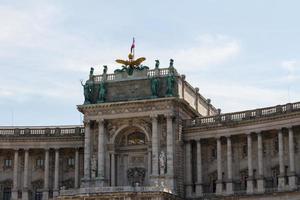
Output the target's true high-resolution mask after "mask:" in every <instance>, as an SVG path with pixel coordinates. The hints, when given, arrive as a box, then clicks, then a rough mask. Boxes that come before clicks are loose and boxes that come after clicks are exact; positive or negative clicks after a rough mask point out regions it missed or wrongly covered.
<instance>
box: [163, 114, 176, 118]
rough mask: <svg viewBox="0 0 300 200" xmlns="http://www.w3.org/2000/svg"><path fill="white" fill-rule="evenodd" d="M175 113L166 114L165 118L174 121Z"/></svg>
mask: <svg viewBox="0 0 300 200" xmlns="http://www.w3.org/2000/svg"><path fill="white" fill-rule="evenodd" d="M174 116H175V115H174V113H167V114H165V117H166V118H167V119H173V118H174Z"/></svg>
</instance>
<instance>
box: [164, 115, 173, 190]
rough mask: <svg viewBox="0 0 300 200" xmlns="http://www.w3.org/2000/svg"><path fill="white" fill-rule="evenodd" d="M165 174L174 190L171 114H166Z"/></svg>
mask: <svg viewBox="0 0 300 200" xmlns="http://www.w3.org/2000/svg"><path fill="white" fill-rule="evenodd" d="M166 117H167V175H168V177H169V179H170V180H169V186H170V189H171V190H174V162H173V153H174V144H173V141H174V134H173V115H172V114H168V115H167V116H166Z"/></svg>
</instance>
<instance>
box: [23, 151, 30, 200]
mask: <svg viewBox="0 0 300 200" xmlns="http://www.w3.org/2000/svg"><path fill="white" fill-rule="evenodd" d="M28 160H29V149H24V178H23V191H22V200H28V199H29V196H28Z"/></svg>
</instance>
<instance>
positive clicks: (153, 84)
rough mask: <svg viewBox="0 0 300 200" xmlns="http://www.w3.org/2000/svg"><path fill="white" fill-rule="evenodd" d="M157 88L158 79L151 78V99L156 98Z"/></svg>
mask: <svg viewBox="0 0 300 200" xmlns="http://www.w3.org/2000/svg"><path fill="white" fill-rule="evenodd" d="M158 87H159V81H158V78H152V79H151V93H152V97H153V98H155V97H157V96H158Z"/></svg>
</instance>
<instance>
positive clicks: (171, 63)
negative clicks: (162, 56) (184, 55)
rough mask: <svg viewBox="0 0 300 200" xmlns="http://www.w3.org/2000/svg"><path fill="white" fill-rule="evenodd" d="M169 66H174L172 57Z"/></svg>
mask: <svg viewBox="0 0 300 200" xmlns="http://www.w3.org/2000/svg"><path fill="white" fill-rule="evenodd" d="M169 68H174V60H173V59H170V65H169Z"/></svg>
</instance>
